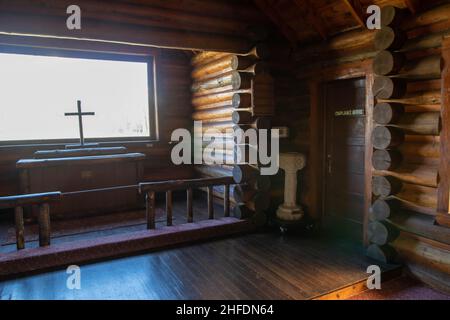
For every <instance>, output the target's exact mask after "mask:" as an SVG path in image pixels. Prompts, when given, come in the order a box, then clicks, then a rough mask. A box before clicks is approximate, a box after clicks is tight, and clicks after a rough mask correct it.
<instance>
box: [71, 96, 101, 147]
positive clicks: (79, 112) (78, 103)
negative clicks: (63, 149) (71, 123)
mask: <svg viewBox="0 0 450 320" xmlns="http://www.w3.org/2000/svg"><path fill="white" fill-rule="evenodd" d="M77 106H78V112H66V113H64V115H65V116H66V117H71V116H78V125H79V127H80V146H81V147H83V146H85V144H84V134H83V116H95V112H82V111H81V101H80V100H78V101H77Z"/></svg>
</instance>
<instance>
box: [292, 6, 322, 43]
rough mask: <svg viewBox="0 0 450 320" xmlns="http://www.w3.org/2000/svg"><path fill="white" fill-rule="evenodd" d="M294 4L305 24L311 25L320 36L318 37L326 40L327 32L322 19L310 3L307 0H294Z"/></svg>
mask: <svg viewBox="0 0 450 320" xmlns="http://www.w3.org/2000/svg"><path fill="white" fill-rule="evenodd" d="M294 3H295V4H296V5H297V7H298V8H299V9H300V11H301V12H302V16H303V19H305V22H306V23H308V24H309V25H311V26H312V27H313V28H314V29H315V30H316V31H317V32H318V33H319V34H320V36H321V37H322V38H323V39H324V40H326V39H327V38H328V32H327V30H326V29H325V24H324V22H323V20H322V17H321V16H320V15H319V14H318V13H317V12H315V10H314V7H313V6H312V4H311V2H310V1H309V0H294Z"/></svg>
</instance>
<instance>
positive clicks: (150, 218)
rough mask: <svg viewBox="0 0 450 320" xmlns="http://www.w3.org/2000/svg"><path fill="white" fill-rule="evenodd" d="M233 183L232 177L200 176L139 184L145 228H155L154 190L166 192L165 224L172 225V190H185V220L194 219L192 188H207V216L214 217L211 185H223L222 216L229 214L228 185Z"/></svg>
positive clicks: (190, 220)
mask: <svg viewBox="0 0 450 320" xmlns="http://www.w3.org/2000/svg"><path fill="white" fill-rule="evenodd" d="M231 184H235V182H234V180H233V177H220V178H201V179H187V180H171V181H161V182H145V183H140V184H139V192H140V193H141V194H145V199H146V201H145V202H146V215H147V229H155V194H156V192H165V193H166V214H167V225H168V226H171V225H172V191H175V190H186V195H187V206H186V209H187V222H188V223H192V222H193V221H194V216H193V208H192V203H193V201H192V194H193V193H192V192H193V191H192V190H193V189H194V188H204V187H206V188H207V194H208V217H209V219H214V205H213V204H214V203H213V187H214V186H222V185H223V186H224V187H225V192H224V203H223V207H224V216H225V217H229V216H230V185H231Z"/></svg>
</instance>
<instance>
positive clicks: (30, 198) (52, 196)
mask: <svg viewBox="0 0 450 320" xmlns="http://www.w3.org/2000/svg"><path fill="white" fill-rule="evenodd" d="M61 196H62V194H61V192H48V193H37V194H25V195H19V196H10V197H0V209H10V208H14V210H15V212H14V220H15V225H16V243H17V249H18V250H20V249H24V248H25V235H24V220H23V208H24V207H27V206H39V216H38V224H39V246H41V247H43V246H48V245H50V205H49V204H50V203H52V202H58V201H60V200H61Z"/></svg>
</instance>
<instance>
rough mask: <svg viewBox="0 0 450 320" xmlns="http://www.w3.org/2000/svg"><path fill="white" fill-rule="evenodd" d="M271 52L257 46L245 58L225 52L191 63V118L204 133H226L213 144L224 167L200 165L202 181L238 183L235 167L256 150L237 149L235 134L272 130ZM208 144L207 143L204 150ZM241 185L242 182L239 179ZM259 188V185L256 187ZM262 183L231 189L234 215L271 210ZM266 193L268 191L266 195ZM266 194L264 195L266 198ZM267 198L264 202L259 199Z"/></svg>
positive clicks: (216, 192)
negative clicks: (268, 69) (267, 63)
mask: <svg viewBox="0 0 450 320" xmlns="http://www.w3.org/2000/svg"><path fill="white" fill-rule="evenodd" d="M266 55H267V53H266V48H265V46H263V45H258V46H256V47H255V48H254V49H252V50H251V51H249V52H247V53H246V54H226V53H220V52H211V51H203V52H201V53H199V54H197V55H196V56H194V57H193V59H192V61H191V64H192V66H193V70H192V73H191V77H192V81H193V83H192V86H191V91H192V105H193V107H194V112H193V114H192V119H193V120H194V121H201V122H202V126H203V130H202V131H203V133H205V132H206V130H217V131H220V132H222V133H225V132H226V131H229V132H227V135H226V136H224V137H223V139H222V140H218V139H216V140H215V142H214V146H213V147H214V155H213V158H214V160H218V161H220V160H225V161H226V163H225V164H213V165H206V164H203V165H196V166H195V170H196V172H197V174H198V175H200V176H202V177H220V176H234V177H235V180H236V179H237V176H238V175H239V179H240V178H241V177H242V178H243V175H244V174H245V172H246V171H245V170H244V168H242V170H244V171H245V172H244V171H242V170H241V167H239V166H235V165H236V164H237V163H238V162H240V159H242V156H245V157H246V159H247V160H248V152H249V151H250V150H256V151H257V150H258V147H257V146H250V145H248V144H247V145H245V146H244V148H243V149H244V153H241V151H240V150H241V149H240V148H239V146H238V145H236V141H235V140H234V139H233V135H232V130H236V129H239V128H242V129H247V128H255V129H268V128H269V127H270V123H269V122H270V121H269V117H270V116H271V115H272V114H273V99H274V98H273V90H272V82H273V80H272V77H271V76H270V75H269V74H268V73H267V72H266V70H265V67H264V63H263V59H264V58H265V57H266ZM207 146H209V147H212V146H211V145H209V143H208V142H204V144H203V150H205V148H206V147H207ZM236 182H237V183H240V181H236ZM255 186H256V187H255ZM257 189H258V184H252V183H251V184H250V185H247V184H245V185H237V186H236V187H232V189H231V204H232V206H233V207H234V208H233V212H234V214H235V216H238V217H240V218H247V217H249V216H250V215H254V212H256V213H260V214H259V215H256V216H259V217H261V216H262V214H263V213H262V211H264V210H265V209H267V207H268V203H267V201H268V200H270V197H269V196H267V195H266V194H264V193H261V192H260V193H256V191H257ZM265 192H266V191H265ZM262 195H265V196H263V197H261V196H262ZM214 196H215V197H216V198H217V199H219V200H221V198H223V190H222V189H221V188H220V187H218V188H215V189H214ZM260 199H263V200H264V201H260Z"/></svg>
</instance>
